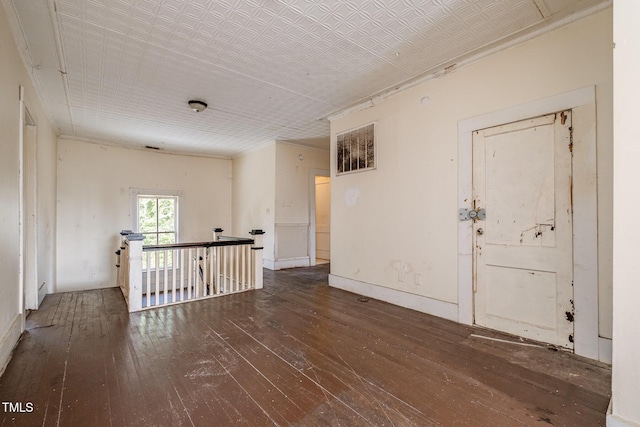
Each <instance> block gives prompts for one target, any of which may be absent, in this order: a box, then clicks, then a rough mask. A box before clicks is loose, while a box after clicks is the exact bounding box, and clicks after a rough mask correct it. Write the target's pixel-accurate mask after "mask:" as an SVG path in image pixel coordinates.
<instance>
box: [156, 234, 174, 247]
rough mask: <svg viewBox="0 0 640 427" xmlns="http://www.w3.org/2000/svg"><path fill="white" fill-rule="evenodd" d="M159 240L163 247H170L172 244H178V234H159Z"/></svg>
mask: <svg viewBox="0 0 640 427" xmlns="http://www.w3.org/2000/svg"><path fill="white" fill-rule="evenodd" d="M158 240H159V241H160V244H161V245H168V244H170V243H175V242H176V234H175V233H158Z"/></svg>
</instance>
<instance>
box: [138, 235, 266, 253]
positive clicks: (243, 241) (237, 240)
mask: <svg viewBox="0 0 640 427" xmlns="http://www.w3.org/2000/svg"><path fill="white" fill-rule="evenodd" d="M254 243H255V241H254V240H253V239H249V238H244V237H226V236H221V237H220V239H219V240H216V241H213V242H189V243H169V244H166V245H144V246H142V251H143V252H150V251H161V250H169V249H184V248H194V247H205V248H210V247H215V246H234V245H253V244H254Z"/></svg>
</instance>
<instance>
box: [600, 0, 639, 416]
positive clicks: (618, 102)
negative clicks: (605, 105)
mask: <svg viewBox="0 0 640 427" xmlns="http://www.w3.org/2000/svg"><path fill="white" fill-rule="evenodd" d="M614 10H615V12H614V21H615V27H614V28H615V30H614V39H615V43H616V45H615V46H616V47H615V53H614V55H615V57H614V58H615V62H614V69H615V112H616V114H615V144H614V146H615V151H614V160H615V162H614V165H615V169H614V170H615V172H614V178H615V187H614V194H613V197H614V207H615V214H614V218H613V227H614V234H613V239H614V247H613V250H614V269H613V273H614V274H613V278H614V285H613V296H614V299H613V307H614V318H613V372H612V400H611V409H612V413H611V414H610V415H609V416H608V418H607V426H609V427H631V426H639V425H640V405H639V403H640V387H639V386H638V384H640V368H639V367H638V363H639V361H640V310H638V301H640V264H639V263H638V255H637V252H638V251H637V247H638V240H639V239H640V228H639V227H638V216H637V212H638V211H640V199H639V198H638V197H637V195H638V182H640V174H639V173H638V164H640V144H638V141H640V128H638V124H637V122H638V112H640V102H639V101H638V100H639V99H640V87H639V86H638V75H639V74H640V56H639V55H638V52H640V28H639V27H638V22H640V3H639V2H637V1H635V0H620V1H616V2H615V3H614Z"/></svg>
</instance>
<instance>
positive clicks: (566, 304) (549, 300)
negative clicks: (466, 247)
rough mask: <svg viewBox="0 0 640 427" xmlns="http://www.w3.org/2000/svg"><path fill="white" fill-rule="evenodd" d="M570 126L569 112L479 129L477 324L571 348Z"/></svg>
mask: <svg viewBox="0 0 640 427" xmlns="http://www.w3.org/2000/svg"><path fill="white" fill-rule="evenodd" d="M571 130H572V127H571V111H570V110H569V111H562V112H559V113H555V114H548V115H544V116H540V117H536V118H533V119H527V120H522V121H519V122H515V123H510V124H506V125H502V126H495V127H492V128H487V129H483V130H478V131H475V132H474V133H473V204H474V208H475V209H476V210H477V209H480V208H482V209H483V211H482V213H483V215H479V216H478V218H476V220H475V221H474V223H473V237H474V247H473V251H474V267H475V283H474V323H475V324H477V325H479V326H484V327H488V328H491V329H495V330H500V331H504V332H508V333H511V334H514V335H518V336H521V337H525V338H530V339H534V340H537V341H543V342H546V343H550V344H553V345H557V346H561V347H565V348H569V349H573V336H574V331H573V319H574V308H573V240H572V237H573V228H572V206H571V173H572V172H571V171H572V167H571V150H572V148H573V147H572V142H571ZM485 215H486V216H485Z"/></svg>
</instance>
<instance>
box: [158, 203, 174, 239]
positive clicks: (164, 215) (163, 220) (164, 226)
mask: <svg viewBox="0 0 640 427" xmlns="http://www.w3.org/2000/svg"><path fill="white" fill-rule="evenodd" d="M175 211H176V210H175V199H173V198H170V199H158V231H175V223H176V220H175V218H176V216H175Z"/></svg>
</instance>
